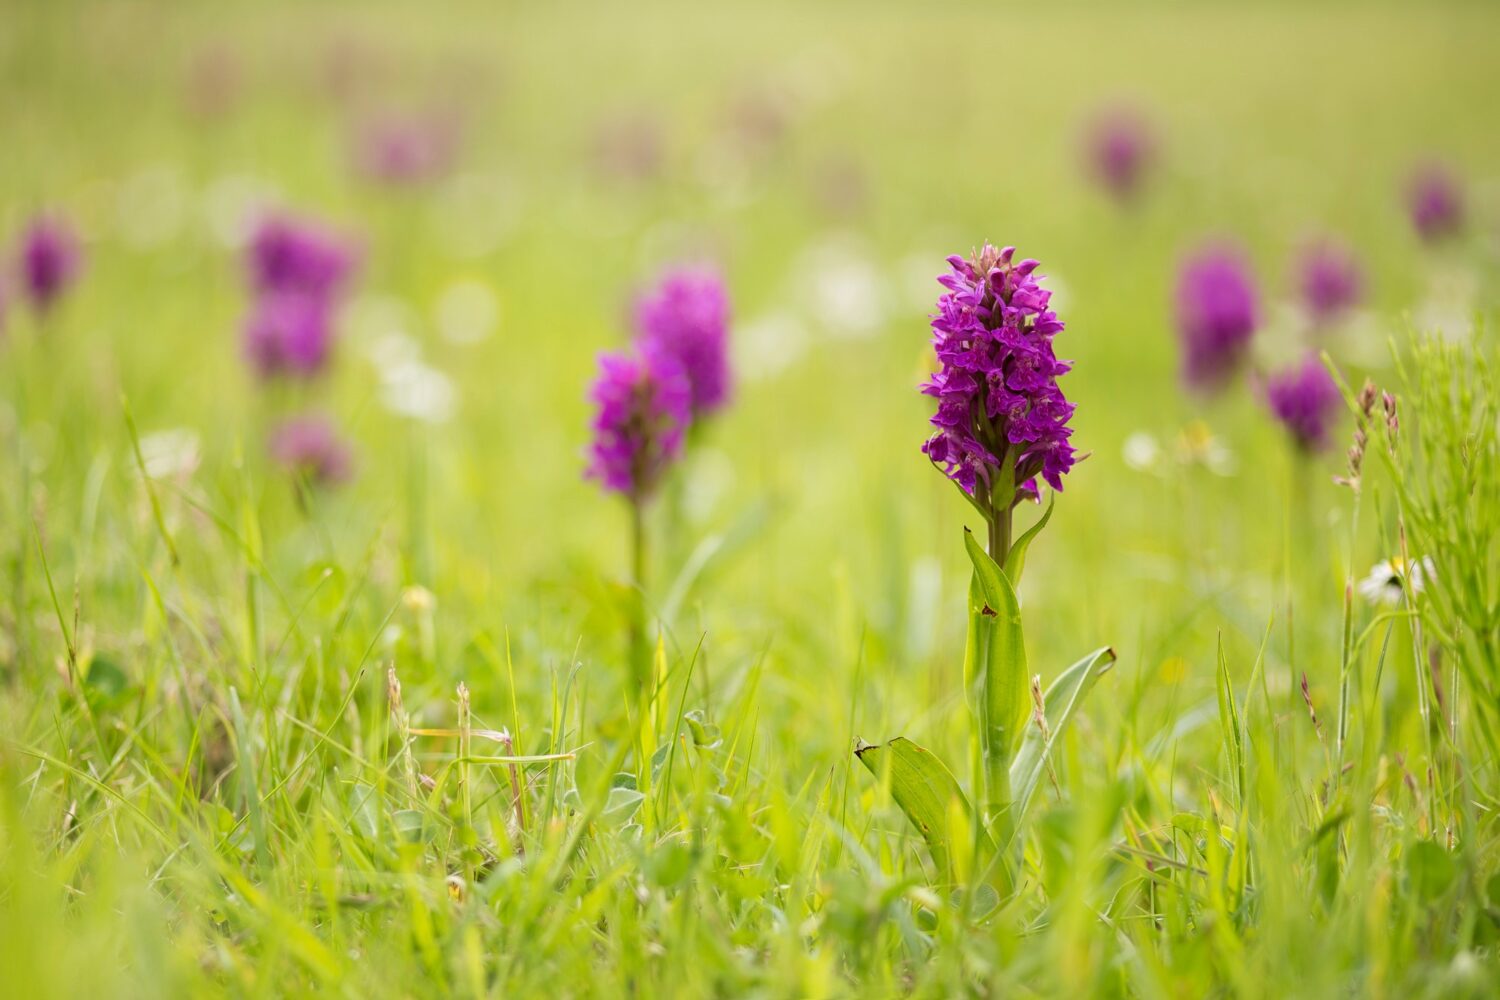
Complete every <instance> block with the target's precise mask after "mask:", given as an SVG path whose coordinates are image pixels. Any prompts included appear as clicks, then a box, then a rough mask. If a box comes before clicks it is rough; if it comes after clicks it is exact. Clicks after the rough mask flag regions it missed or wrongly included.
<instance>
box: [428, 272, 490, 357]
mask: <svg viewBox="0 0 1500 1000" xmlns="http://www.w3.org/2000/svg"><path fill="white" fill-rule="evenodd" d="M432 314H433V315H432V318H433V321H434V322H435V323H436V324H437V328H438V332H439V333H441V334H442V335H443V337H444V339H446V340H447V341H448V342H449V343H453V344H477V343H478V342H480V341H481V340H485V339H486V338H488V337H489V336H490V334H492V333H494V332H495V327H496V325H497V324H498V323H499V320H500V300H499V298H498V297H496V295H495V292H494V289H492V288H491V287H490V286H489V285H488V284H486V283H485V282H484V281H482V280H481V279H479V278H458V279H455V280H453V281H451V282H449V283H448V287H446V288H444V289H443V291H442V294H441V295H439V296H438V299H437V302H436V303H435V304H434V305H433V310H432Z"/></svg>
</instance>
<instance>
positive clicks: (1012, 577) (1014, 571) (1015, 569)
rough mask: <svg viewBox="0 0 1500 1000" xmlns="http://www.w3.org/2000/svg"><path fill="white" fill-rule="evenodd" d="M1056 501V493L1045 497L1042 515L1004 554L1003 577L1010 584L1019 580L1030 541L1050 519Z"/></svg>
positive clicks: (1014, 583) (1013, 584) (1024, 565)
mask: <svg viewBox="0 0 1500 1000" xmlns="http://www.w3.org/2000/svg"><path fill="white" fill-rule="evenodd" d="M1056 502H1057V496H1056V494H1052V495H1050V496H1048V497H1047V509H1046V510H1045V511H1043V512H1042V516H1041V517H1039V518H1037V522H1036V524H1033V525H1032V526H1031V527H1029V528H1027V529H1026V531H1025V533H1024V534H1022V535H1021V537H1020V538H1017V539H1016V540H1015V542H1014V543H1012V545H1011V547H1010V551H1009V552H1007V553H1006V554H1005V578H1006V579H1007V580H1009V581H1010V582H1011V586H1015V585H1016V584H1018V583H1020V582H1021V570H1023V569H1024V568H1025V567H1026V550H1027V549H1029V548H1031V543H1032V541H1033V540H1035V538H1036V536H1037V535H1039V534H1040V533H1041V531H1042V529H1043V528H1045V527H1046V526H1047V522H1048V521H1049V520H1051V519H1052V505H1053V504H1055V503H1056Z"/></svg>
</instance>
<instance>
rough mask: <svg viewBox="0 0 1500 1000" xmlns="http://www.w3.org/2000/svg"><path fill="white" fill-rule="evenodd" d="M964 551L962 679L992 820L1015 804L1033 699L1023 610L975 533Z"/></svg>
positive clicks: (966, 538) (966, 537)
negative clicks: (1015, 757)
mask: <svg viewBox="0 0 1500 1000" xmlns="http://www.w3.org/2000/svg"><path fill="white" fill-rule="evenodd" d="M964 546H965V547H966V548H967V549H968V552H969V560H970V561H971V562H972V563H973V564H974V576H973V579H972V581H971V584H970V586H969V641H968V645H967V647H966V651H965V655H966V662H965V664H964V677H965V679H966V680H968V681H969V683H970V685H971V688H970V691H971V693H972V694H973V695H975V696H976V697H975V698H974V700H973V702H972V704H973V705H974V706H976V707H977V710H978V711H977V716H978V719H979V732H980V750H981V753H982V755H983V758H984V772H985V786H986V797H985V801H986V803H987V806H988V810H989V812H990V813H991V814H992V815H1001V814H1003V813H1004V812H1005V811H1006V807H1007V806H1008V805H1009V804H1010V801H1011V792H1010V779H1009V767H1010V759H1011V754H1012V753H1013V752H1014V750H1015V747H1016V744H1017V742H1019V738H1020V734H1021V731H1022V729H1023V727H1024V726H1025V724H1026V717H1027V714H1028V712H1027V703H1028V699H1029V697H1030V690H1029V687H1028V674H1027V672H1026V646H1025V643H1024V641H1023V638H1022V634H1021V605H1020V602H1019V601H1017V600H1016V592H1015V590H1014V589H1013V588H1012V587H1011V585H1010V581H1009V580H1008V579H1006V577H1005V573H1004V572H1002V571H1001V569H1000V567H999V565H998V564H997V563H996V562H995V560H993V559H991V558H990V557H989V555H988V554H987V553H986V552H985V551H984V549H983V548H982V547H981V546H980V544H979V541H978V540H977V539H976V538H975V537H974V534H973V532H970V531H965V532H964ZM970 658H972V662H967V660H968V659H970Z"/></svg>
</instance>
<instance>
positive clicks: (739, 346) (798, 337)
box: [733, 313, 808, 381]
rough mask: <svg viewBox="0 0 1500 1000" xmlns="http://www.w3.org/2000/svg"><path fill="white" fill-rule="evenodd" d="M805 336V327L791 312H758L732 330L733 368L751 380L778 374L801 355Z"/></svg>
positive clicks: (805, 345) (805, 343)
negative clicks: (761, 313)
mask: <svg viewBox="0 0 1500 1000" xmlns="http://www.w3.org/2000/svg"><path fill="white" fill-rule="evenodd" d="M807 340H808V335H807V328H806V327H805V326H803V325H802V323H800V322H799V321H798V320H797V318H796V317H795V316H792V315H791V314H789V313H772V314H771V315H769V316H762V317H760V318H759V319H755V320H752V321H750V322H749V323H746V324H744V325H743V326H740V327H738V328H737V329H736V330H735V331H734V338H733V350H734V355H735V359H734V360H735V368H736V369H737V370H738V371H739V372H740V374H741V375H743V376H744V377H745V378H746V379H749V380H751V381H754V380H756V379H762V378H768V377H770V376H772V375H776V374H779V373H780V372H782V371H784V370H786V369H787V368H789V367H790V366H792V365H793V364H795V363H796V362H797V360H798V359H799V358H801V357H802V355H803V353H804V352H805V351H806V350H807Z"/></svg>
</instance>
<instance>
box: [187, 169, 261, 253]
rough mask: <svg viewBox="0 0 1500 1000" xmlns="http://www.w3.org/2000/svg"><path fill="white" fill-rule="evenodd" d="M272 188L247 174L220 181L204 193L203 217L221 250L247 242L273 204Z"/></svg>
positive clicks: (232, 175) (235, 175)
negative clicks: (252, 230)
mask: <svg viewBox="0 0 1500 1000" xmlns="http://www.w3.org/2000/svg"><path fill="white" fill-rule="evenodd" d="M276 200H277V191H276V188H275V187H274V186H272V185H271V184H269V183H267V182H266V181H263V180H261V179H260V178H258V177H252V176H250V175H248V174H230V175H228V176H226V177H220V178H219V179H218V180H216V181H214V182H213V183H212V184H210V185H209V186H208V188H207V190H205V191H204V192H203V215H204V219H205V221H206V222H207V223H208V229H209V232H211V233H212V234H213V237H214V239H215V240H217V241H218V242H219V244H220V245H221V246H225V247H230V248H237V247H241V246H243V245H244V244H245V241H246V240H248V239H249V238H250V231H251V229H252V228H253V227H254V226H255V224H256V222H257V221H258V220H259V218H260V215H261V213H262V212H264V211H265V210H266V209H267V208H268V207H269V206H270V205H273V204H275V202H276Z"/></svg>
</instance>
